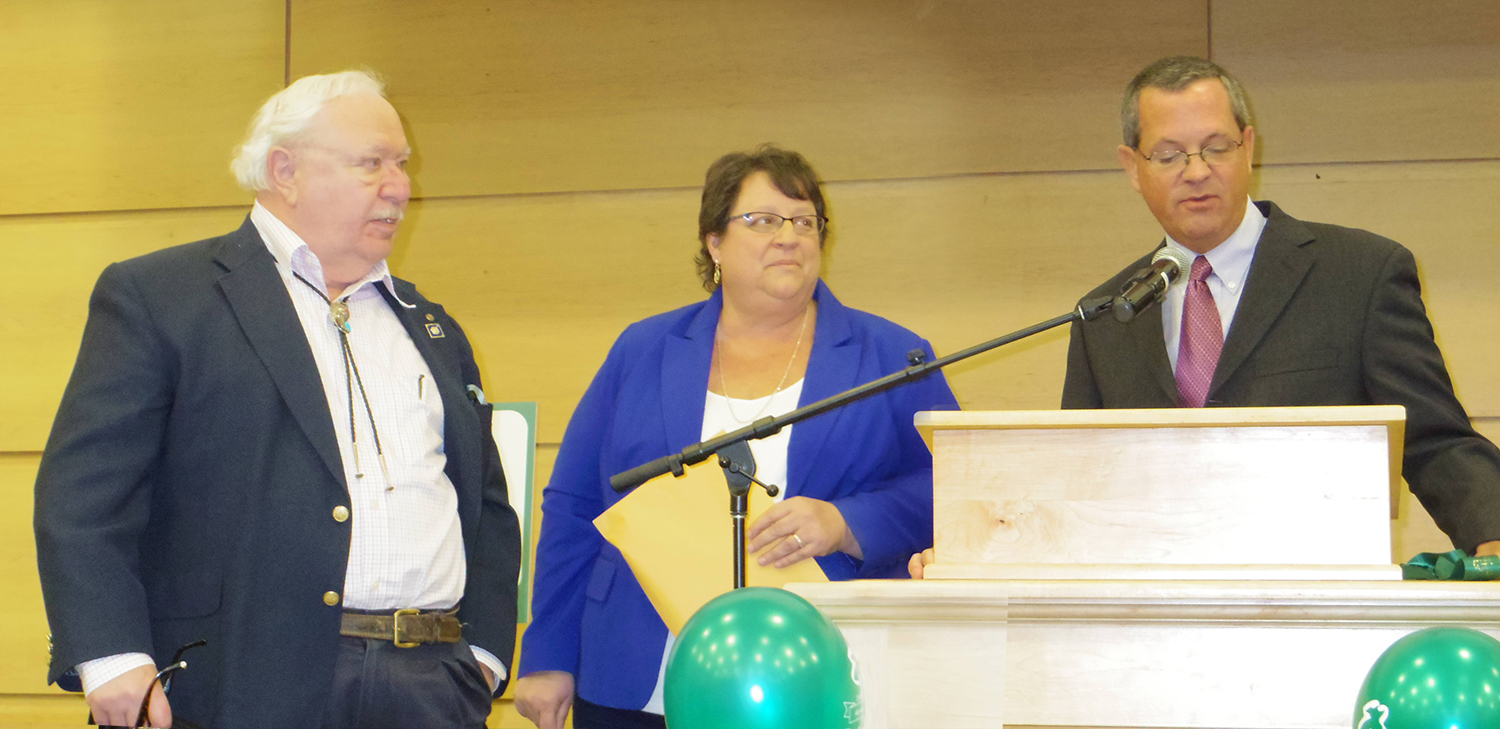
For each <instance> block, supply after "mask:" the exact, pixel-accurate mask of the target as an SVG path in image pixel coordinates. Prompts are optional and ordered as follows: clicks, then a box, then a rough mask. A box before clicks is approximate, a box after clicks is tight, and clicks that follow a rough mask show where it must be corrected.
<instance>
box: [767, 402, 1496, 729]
mask: <svg viewBox="0 0 1500 729" xmlns="http://www.w3.org/2000/svg"><path fill="white" fill-rule="evenodd" d="M917 427H918V430H920V431H921V433H922V435H923V437H924V438H925V439H926V440H927V443H928V445H929V446H930V447H931V448H932V449H933V467H934V479H933V480H934V484H935V485H934V510H933V511H934V527H935V529H934V534H935V545H934V546H935V552H936V562H935V564H933V565H932V566H931V567H930V568H929V569H928V576H929V577H930V578H931V579H928V580H923V581H898V580H890V581H881V580H872V581H856V582H846V583H829V584H820V585H811V584H799V585H789V586H788V589H792V590H793V591H795V592H797V593H799V594H801V595H803V596H804V597H806V598H808V599H809V600H811V601H812V602H813V603H814V604H816V605H818V606H819V608H821V609H822V610H823V611H824V612H825V613H827V614H828V615H829V617H831V618H832V619H833V620H834V622H836V623H837V624H838V625H839V626H840V628H841V629H842V630H843V631H844V634H845V636H846V638H848V640H849V643H850V647H851V649H852V650H853V651H854V653H855V656H856V659H857V660H858V662H859V665H860V671H861V685H862V688H863V691H864V697H865V699H864V701H865V705H864V715H865V722H864V726H865V727H867V728H868V729H885V728H886V727H893V728H900V729H906V728H908V727H913V728H914V727H933V728H937V727H942V728H944V729H959V728H964V727H1002V726H1004V727H1043V726H1045V727H1150V728H1153V729H1160V728H1166V727H1205V728H1225V729H1228V728H1230V727H1233V728H1236V729H1238V728H1244V729H1271V728H1273V727H1275V728H1278V729H1279V728H1281V727H1298V728H1311V727H1320V728H1321V727H1327V728H1328V729H1336V728H1345V729H1347V728H1348V727H1350V726H1352V719H1353V716H1354V709H1355V707H1354V701H1355V697H1356V695H1357V692H1358V690H1359V687H1360V683H1361V682H1362V681H1363V679H1364V675H1365V672H1366V671H1367V670H1368V669H1369V667H1370V665H1371V663H1373V662H1374V660H1375V658H1376V657H1377V656H1379V655H1380V653H1381V652H1382V651H1384V650H1385V649H1386V648H1387V647H1388V646H1389V645H1390V644H1391V643H1393V642H1394V641H1395V640H1396V639H1398V638H1400V637H1401V636H1402V635H1405V634H1406V633H1409V632H1411V631H1412V630H1415V629H1418V628H1421V627H1426V626H1430V625H1463V626H1468V627H1475V628H1479V629H1482V630H1486V631H1487V632H1490V633H1491V634H1493V635H1496V636H1497V637H1500V589H1497V587H1496V586H1495V585H1490V584H1485V583H1434V582H1402V581H1400V570H1399V568H1398V567H1397V566H1396V565H1395V564H1394V562H1393V560H1392V555H1391V529H1390V524H1391V519H1392V518H1393V517H1394V516H1395V514H1394V510H1393V507H1394V505H1395V504H1398V503H1399V500H1398V499H1397V498H1395V496H1396V495H1397V493H1398V492H1397V488H1398V487H1399V485H1400V469H1399V464H1400V457H1401V443H1402V436H1403V431H1404V412H1403V410H1402V408H1400V407H1394V406H1378V407H1340V408H1247V409H1228V408H1223V409H1219V408H1214V409H1202V410H1186V409H1180V410H1093V411H1037V412H967V413H965V412H933V413H920V414H918V415H917Z"/></svg>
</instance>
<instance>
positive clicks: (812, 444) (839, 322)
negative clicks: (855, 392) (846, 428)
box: [786, 281, 860, 497]
mask: <svg viewBox="0 0 1500 729" xmlns="http://www.w3.org/2000/svg"><path fill="white" fill-rule="evenodd" d="M817 300H818V326H817V329H816V331H815V332H814V333H813V343H812V353H811V355H809V357H808V361H807V376H806V378H805V379H804V380H803V382H802V397H801V399H800V400H799V401H798V403H797V407H802V406H804V405H810V404H812V403H814V402H817V401H819V400H822V399H823V398H826V397H828V396H830V395H836V394H838V393H840V392H843V391H844V390H848V389H849V388H851V387H854V386H855V385H856V384H857V382H856V380H857V379H858V378H859V356H860V347H859V346H858V343H857V342H855V341H854V337H853V329H852V327H850V325H849V314H848V312H847V311H846V310H845V309H844V305H843V304H841V303H839V300H838V299H836V298H834V296H833V292H832V291H829V290H828V286H827V285H826V284H824V283H823V282H822V281H819V282H818V292H817ZM845 410H846V409H839V410H835V411H833V412H831V413H826V414H823V415H819V416H818V417H815V418H811V419H809V420H804V421H802V422H800V423H797V425H796V426H795V427H793V428H792V442H791V445H790V446H788V447H787V468H786V470H787V485H786V486H787V488H786V495H787V496H789V497H790V496H796V495H797V494H800V493H802V491H803V490H804V489H805V488H806V484H807V476H808V473H809V472H811V471H812V465H813V464H814V463H816V462H817V460H818V455H819V453H821V452H822V450H823V444H824V443H825V442H827V440H828V434H829V433H830V432H832V431H833V428H834V426H835V425H836V424H837V423H838V420H839V418H841V417H843V414H844V411H845Z"/></svg>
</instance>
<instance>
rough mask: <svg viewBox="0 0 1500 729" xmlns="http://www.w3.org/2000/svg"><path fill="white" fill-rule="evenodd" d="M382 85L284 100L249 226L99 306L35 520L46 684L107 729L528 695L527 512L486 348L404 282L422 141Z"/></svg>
mask: <svg viewBox="0 0 1500 729" xmlns="http://www.w3.org/2000/svg"><path fill="white" fill-rule="evenodd" d="M383 94H384V91H383V88H382V86H381V84H380V82H379V81H377V80H376V79H375V78H373V77H372V76H371V75H369V74H367V73H364V72H357V71H356V72H345V73H339V74H331V75H326V76H310V77H307V78H304V79H301V80H299V81H297V82H296V83H294V84H292V85H291V86H289V87H288V88H286V89H285V90H283V91H281V92H280V93H278V94H276V95H275V96H273V97H272V98H271V99H270V100H269V101H267V102H266V104H265V105H264V106H263V107H262V108H261V110H260V112H259V113H258V114H257V115H256V117H255V120H254V121H253V122H252V124H251V128H250V132H249V135H248V137H247V139H246V141H245V142H244V144H243V145H242V146H241V148H240V152H239V155H238V157H237V158H236V159H235V160H234V163H233V169H234V172H235V175H236V177H237V178H238V179H239V181H240V184H241V185H242V186H244V187H245V188H246V189H248V190H251V191H254V192H255V194H256V201H255V206H254V208H253V210H252V211H251V212H250V215H249V216H248V217H247V218H246V220H245V222H244V224H243V225H241V226H240V228H239V230H236V231H234V232H233V233H230V234H228V235H225V236H221V237H218V238H212V239H209V240H204V241H199V242H196V243H190V244H187V245H182V246H176V247H171V248H166V249H164V250H161V251H158V252H156V253H152V254H150V255H146V256H142V257H140V258H135V259H131V260H128V261H123V262H120V263H116V264H113V265H111V266H110V267H109V268H107V269H106V270H105V271H104V273H103V274H102V275H101V276H100V278H99V282H98V284H97V286H96V287H95V289H94V293H93V297H92V299H91V301H90V303H89V317H88V324H87V326H86V327H85V329H84V335H83V342H82V345H81V347H80V350H79V353H78V361H77V364H76V366H75V368H74V371H73V375H72V378H71V380H70V381H69V383H68V388H67V391H66V393H65V394H64V396H63V401H62V405H61V407H60V409H59V411H58V414H57V419H56V421H55V422H54V424H53V428H52V434H51V437H50V438H49V440H48V442H47V448H46V452H45V454H44V455H43V457H42V463H41V468H40V471H39V473H38V476H37V485H36V515H35V526H36V538H37V559H38V562H39V566H40V571H41V579H42V590H43V595H44V597H45V600H46V606H47V618H48V621H49V623H50V625H51V628H52V645H53V655H52V668H51V673H50V676H49V680H50V681H52V682H56V683H58V684H59V685H60V686H63V687H64V688H73V689H75V690H76V689H77V688H79V687H80V684H81V688H82V690H83V691H84V692H85V693H86V696H87V701H88V704H89V708H90V709H91V710H92V712H93V714H94V718H95V719H96V720H97V721H98V722H99V723H100V724H127V725H129V724H133V723H134V722H135V721H136V720H137V716H138V714H143V713H144V714H145V716H146V717H147V718H148V719H149V723H150V725H151V726H168V725H173V723H174V721H175V725H176V726H179V727H181V726H189V727H191V726H204V727H216V728H218V727H223V728H226V729H228V728H232V727H272V726H274V727H364V728H368V727H427V726H442V727H450V726H453V727H458V726H464V727H479V726H483V725H484V722H485V718H486V716H487V715H488V713H489V707H490V702H491V700H492V696H493V695H494V694H495V693H496V692H498V691H499V690H500V689H502V688H503V687H504V685H505V682H506V680H507V677H508V668H507V666H508V664H509V662H510V660H511V657H512V654H513V649H514V641H515V617H516V613H515V611H516V575H517V570H518V569H519V564H520V539H519V530H518V528H517V520H516V515H515V513H514V512H513V511H512V510H511V508H510V505H509V501H508V499H507V495H506V485H505V480H504V476H503V474H502V472H501V469H500V461H499V454H498V452H497V451H496V448H495V444H494V441H493V440H492V438H491V436H490V418H491V411H490V406H489V405H488V404H487V403H486V401H485V398H484V392H483V389H482V386H481V383H480V380H479V370H478V367H477V365H476V364H475V361H474V355H473V352H472V350H471V348H470V346H469V343H468V340H467V339H466V338H465V336H464V333H463V331H462V330H461V329H459V327H458V325H457V324H456V323H455V322H454V321H453V320H452V319H451V318H449V316H448V315H447V313H446V312H444V311H443V309H442V307H440V306H438V305H436V304H433V303H431V302H429V301H428V300H426V299H425V298H423V297H422V295H421V294H419V293H417V290H416V288H414V287H413V286H412V285H411V284H410V283H408V282H406V281H403V280H400V279H396V278H394V277H392V276H391V274H390V271H389V269H388V268H387V265H386V260H385V259H386V257H387V256H388V255H389V254H390V252H391V246H392V242H393V239H394V237H395V235H396V230H397V227H398V226H399V224H400V223H401V219H402V216H403V215H404V213H405V210H406V205H407V200H408V199H409V198H410V196H411V183H410V179H409V178H408V176H407V173H406V163H407V159H408V157H409V156H410V155H411V149H410V147H409V146H408V145H407V142H406V135H405V133H404V131H403V129H402V125H401V120H400V118H399V117H398V116H397V114H396V111H395V109H394V108H392V107H391V105H390V103H389V102H387V101H386V99H385V98H384V95H383ZM198 641H206V643H205V644H203V645H202V646H201V647H195V648H190V649H188V652H187V653H186V654H185V655H184V656H183V660H185V661H186V662H187V663H188V664H189V665H190V667H189V668H186V669H184V670H180V671H178V672H176V673H175V674H172V675H171V678H170V689H169V691H168V692H164V691H163V687H162V685H161V684H162V683H166V681H158V680H157V674H158V667H162V668H166V667H167V666H166V664H167V663H168V662H170V661H171V660H172V657H173V655H174V652H176V651H177V650H178V649H179V648H181V647H183V646H189V645H191V644H193V643H195V642H198Z"/></svg>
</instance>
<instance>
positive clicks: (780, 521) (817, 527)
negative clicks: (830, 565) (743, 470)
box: [746, 496, 864, 569]
mask: <svg viewBox="0 0 1500 729" xmlns="http://www.w3.org/2000/svg"><path fill="white" fill-rule="evenodd" d="M793 534H795V535H797V536H795V537H793V536H792V535H793ZM746 536H748V537H749V538H750V545H749V549H750V551H751V552H759V551H761V550H762V549H765V548H766V547H768V546H769V547H771V548H770V549H766V553H765V554H762V555H761V556H760V558H759V559H757V560H756V561H757V562H758V563H760V565H761V566H762V567H764V566H765V565H771V566H773V567H775V568H776V569H782V568H783V567H787V566H789V565H794V564H796V563H798V562H801V561H802V560H804V559H808V558H809V557H822V556H824V555H829V554H833V553H834V552H844V553H846V554H849V555H851V556H853V557H854V558H855V559H863V558H864V550H862V549H860V546H859V541H858V540H856V539H855V538H854V533H853V532H851V531H849V525H848V524H846V523H845V522H844V515H843V514H840V513H839V509H838V507H837V506H834V505H833V504H830V503H828V502H827V501H820V500H818V499H809V498H807V497H805V496H793V497H792V498H790V499H787V500H785V501H783V502H781V503H779V504H777V505H775V506H773V507H771V508H770V509H767V510H766V513H764V514H761V516H760V518H759V519H756V520H755V523H754V524H751V525H750V531H749V533H748V534H746ZM772 545H774V546H772Z"/></svg>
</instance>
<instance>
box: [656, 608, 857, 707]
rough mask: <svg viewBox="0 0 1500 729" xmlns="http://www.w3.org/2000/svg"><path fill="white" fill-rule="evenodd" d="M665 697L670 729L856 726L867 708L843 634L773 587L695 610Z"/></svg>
mask: <svg viewBox="0 0 1500 729" xmlns="http://www.w3.org/2000/svg"><path fill="white" fill-rule="evenodd" d="M664 698H665V701H666V711H667V726H668V727H669V728H670V729H851V727H857V726H859V724H860V720H861V718H862V717H863V712H864V704H862V703H861V700H860V692H859V678H858V674H857V672H856V669H855V665H854V659H853V657H852V656H850V654H849V645H848V644H847V643H845V642H844V635H843V634H842V633H840V632H839V629H838V628H837V627H835V626H834V624H833V623H832V622H831V621H830V620H829V619H828V618H826V617H824V615H823V613H820V612H818V609H817V608H815V607H813V605H812V603H810V602H808V601H806V600H804V599H802V598H801V597H798V596H797V595H794V594H792V593H790V592H787V591H786V590H780V589H776V588H772V587H745V588H741V589H739V590H734V591H732V592H728V593H725V594H723V595H720V596H718V597H716V598H714V599H713V600H710V601H709V602H708V604H707V605H704V606H703V607H702V608H700V609H699V610H698V612H696V613H693V617H691V618H689V619H688V621H687V624H686V625H684V626H683V628H682V634H681V635H679V636H678V637H677V644H676V645H675V646H673V647H672V655H671V657H669V658H668V659H667V681H666V695H665V696H664Z"/></svg>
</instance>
